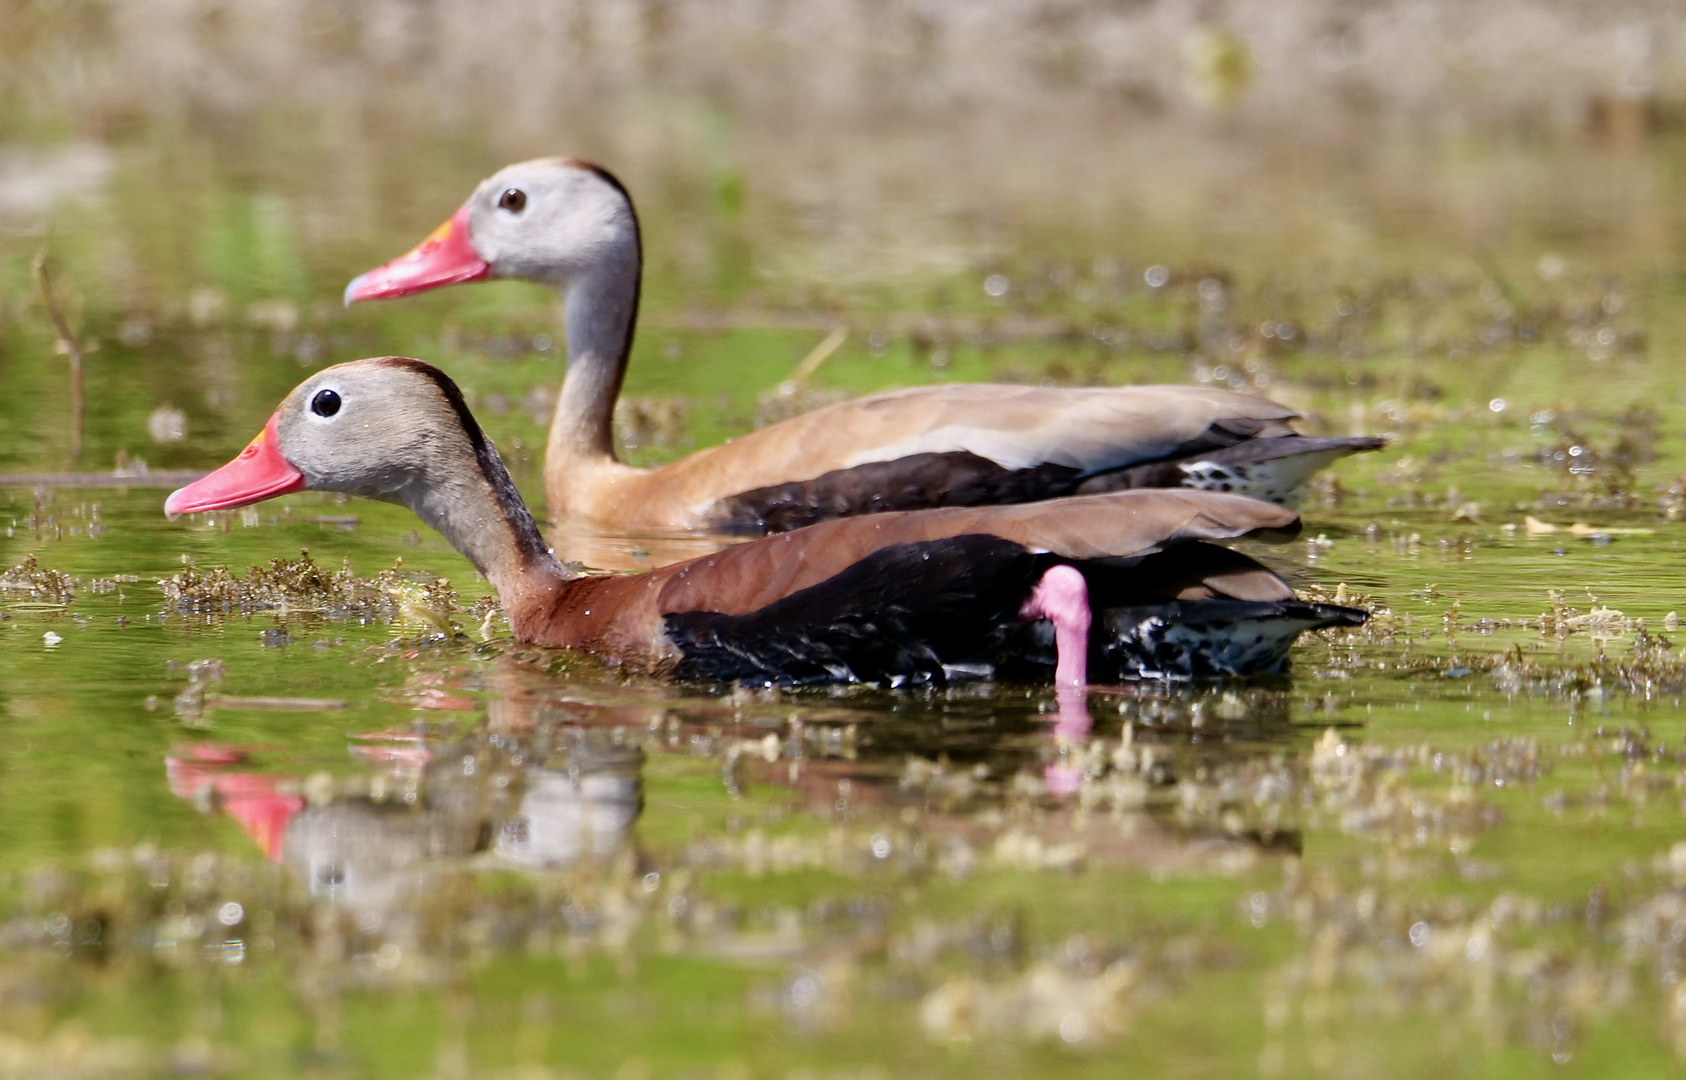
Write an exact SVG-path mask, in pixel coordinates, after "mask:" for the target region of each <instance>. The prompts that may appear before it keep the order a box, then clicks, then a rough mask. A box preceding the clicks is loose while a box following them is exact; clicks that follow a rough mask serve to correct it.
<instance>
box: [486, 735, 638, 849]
mask: <svg viewBox="0 0 1686 1080" xmlns="http://www.w3.org/2000/svg"><path fill="white" fill-rule="evenodd" d="M642 761H643V753H642V752H641V751H639V750H636V749H632V748H628V747H624V746H622V747H609V748H606V749H601V750H581V751H578V752H576V753H574V754H571V755H569V756H568V757H567V758H566V759H564V761H563V762H562V763H559V764H548V763H547V764H545V765H540V766H531V767H528V768H526V769H525V770H523V777H522V780H523V790H522V792H521V803H520V805H519V806H518V807H517V808H516V810H515V812H514V813H513V814H511V815H510V816H509V817H507V818H505V819H504V822H503V827H502V828H500V829H499V830H498V832H497V838H496V840H495V842H494V844H495V850H496V851H497V853H498V855H499V856H500V857H502V858H505V859H508V860H510V861H511V862H515V863H519V864H521V865H523V866H534V867H558V866H568V865H571V864H573V863H576V862H579V861H581V860H584V859H593V858H601V857H603V856H606V855H611V854H613V853H614V852H615V851H617V850H619V849H620V847H621V845H622V844H624V843H625V841H626V835H627V832H628V831H629V830H630V829H631V828H632V823H633V822H634V821H636V820H638V815H639V813H640V812H641V811H642V810H643V809H644V786H643V783H642V777H641V772H640V770H639V766H640V764H641V763H642Z"/></svg>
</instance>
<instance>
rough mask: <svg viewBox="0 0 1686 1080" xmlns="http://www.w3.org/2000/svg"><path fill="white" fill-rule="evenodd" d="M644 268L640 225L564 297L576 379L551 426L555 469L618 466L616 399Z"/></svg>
mask: <svg viewBox="0 0 1686 1080" xmlns="http://www.w3.org/2000/svg"><path fill="white" fill-rule="evenodd" d="M642 267H643V256H642V253H641V252H640V250H639V240H638V231H637V228H636V225H635V226H634V228H633V229H632V230H631V231H630V232H629V233H628V234H626V235H624V236H622V237H619V238H617V239H616V241H615V242H614V243H613V244H612V245H611V246H610V247H608V248H607V249H605V250H604V251H602V252H601V254H600V256H599V257H598V259H597V260H596V262H595V263H594V264H593V266H592V267H591V269H590V270H589V271H587V272H586V273H584V274H582V275H580V276H579V277H577V278H575V279H574V281H573V282H571V283H570V284H569V285H568V286H566V287H565V288H564V290H563V293H562V298H563V317H564V318H565V319H566V320H567V331H568V375H567V378H566V379H564V380H563V382H562V396H561V397H560V398H558V399H557V402H556V413H555V415H554V416H552V418H551V421H550V441H549V445H548V446H547V447H546V451H545V457H546V460H547V462H559V461H563V460H572V461H576V462H593V461H596V462H609V461H613V460H614V459H615V444H614V432H613V429H612V422H613V420H614V416H615V399H616V398H617V397H619V396H620V392H621V381H622V379H624V378H625V376H626V358H627V354H628V353H629V352H630V351H631V349H632V333H633V328H634V325H635V324H636V322H637V320H638V292H639V278H640V274H641V272H642Z"/></svg>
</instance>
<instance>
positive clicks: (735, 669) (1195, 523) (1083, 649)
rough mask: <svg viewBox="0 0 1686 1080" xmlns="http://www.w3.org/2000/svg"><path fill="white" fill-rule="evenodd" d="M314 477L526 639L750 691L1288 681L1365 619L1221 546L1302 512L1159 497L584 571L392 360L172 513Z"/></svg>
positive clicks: (357, 373) (446, 390) (819, 533)
mask: <svg viewBox="0 0 1686 1080" xmlns="http://www.w3.org/2000/svg"><path fill="white" fill-rule="evenodd" d="M305 488H310V489H313V490H318V491H338V492H345V493H347V494H351V495H362V496H366V497H368V498H374V499H382V500H385V501H387V502H395V503H400V504H402V505H404V506H408V507H409V508H410V509H412V510H414V511H415V512H416V514H417V515H419V516H420V517H421V519H422V520H423V521H425V522H427V523H428V524H429V525H431V526H433V527H434V528H435V529H438V530H439V531H440V532H441V533H443V534H444V536H445V538H446V539H447V540H449V541H450V542H451V544H452V546H454V547H455V548H456V549H457V550H458V551H460V552H462V554H463V555H464V556H466V557H467V558H468V560H469V561H470V562H472V563H473V564H474V565H475V567H476V568H477V569H479V570H480V572H481V573H483V574H485V575H486V577H487V579H488V580H489V581H490V582H491V583H492V585H493V587H494V588H496V589H497V592H498V597H499V599H500V600H501V601H502V603H503V609H504V613H505V614H506V615H507V617H508V619H509V623H510V626H511V628H512V629H513V631H514V633H515V637H516V638H517V639H518V640H520V641H523V642H530V643H534V644H540V645H552V646H563V647H568V648H575V649H582V650H586V651H589V652H593V653H596V654H598V655H600V656H602V657H605V658H606V659H608V660H610V661H611V662H615V663H620V664H624V665H626V666H628V667H629V668H632V669H634V670H640V671H646V672H651V673H655V674H665V675H672V676H676V677H679V678H685V679H708V680H721V681H751V682H758V683H811V682H831V681H839V682H855V681H861V682H888V683H890V684H892V685H899V684H900V683H901V682H904V681H908V680H914V681H920V680H933V679H943V678H945V677H947V676H950V675H955V674H958V673H983V672H986V671H993V670H995V669H996V668H997V667H998V666H1001V665H1005V666H1006V667H1007V668H1008V669H1009V670H1012V669H1014V668H1015V667H1028V668H1038V667H1046V666H1047V665H1048V664H1049V663H1052V664H1053V665H1054V667H1055V678H1056V680H1057V681H1058V683H1059V684H1060V685H1061V686H1080V685H1083V684H1084V683H1086V682H1087V681H1088V669H1089V667H1090V665H1091V664H1094V665H1098V666H1099V667H1100V668H1101V669H1102V670H1104V672H1105V674H1106V675H1107V676H1108V677H1109V678H1119V677H1142V676H1147V677H1162V676H1169V677H1176V676H1191V675H1206V674H1225V673H1238V674H1244V673H1248V672H1255V671H1274V670H1278V669H1280V668H1281V666H1282V664H1283V660H1284V657H1285V655H1286V653H1287V650H1288V647H1289V646H1290V645H1291V644H1292V643H1293V641H1294V639H1295V638H1296V637H1297V636H1298V635H1299V634H1300V632H1301V631H1303V630H1307V629H1312V628H1316V627H1322V626H1335V625H1356V624H1357V623H1360V622H1362V621H1363V620H1364V617H1365V616H1364V613H1363V612H1361V611H1357V610H1355V609H1352V608H1345V607H1335V606H1332V605H1325V604H1310V603H1305V602H1303V601H1301V600H1299V599H1298V598H1297V597H1296V596H1295V595H1294V592H1293V590H1292V589H1290V588H1289V587H1288V585H1287V584H1286V583H1285V582H1284V581H1283V580H1282V579H1281V578H1279V577H1277V576H1276V575H1275V574H1273V573H1271V572H1270V571H1269V570H1267V569H1265V567H1263V566H1262V565H1260V564H1259V563H1257V562H1255V561H1254V560H1252V559H1250V558H1248V557H1247V556H1245V555H1242V554H1240V553H1239V552H1235V551H1231V550H1229V549H1227V548H1223V547H1219V546H1216V545H1215V544H1212V543H1209V542H1208V541H1213V540H1228V539H1233V538H1236V537H1241V536H1247V535H1250V534H1256V533H1269V532H1275V533H1279V534H1280V533H1283V532H1291V531H1293V530H1294V529H1296V528H1297V526H1298V524H1299V518H1298V516H1297V515H1296V514H1295V513H1294V512H1293V511H1292V510H1288V509H1285V508H1283V507H1280V506H1276V505H1274V504H1272V503H1266V502H1260V501H1258V500H1256V499H1249V498H1244V497H1242V496H1238V495H1224V494H1218V493H1215V492H1196V491H1171V490H1145V491H1125V492H1114V493H1111V494H1104V495H1085V496H1076V497H1073V498H1066V499H1053V500H1048V501H1044V502H1037V503H1026V504H1022V505H1017V506H996V507H951V508H945V509H935V510H920V511H907V512H899V513H884V514H872V515H867V516H863V517H852V518H842V519H839V520H836V521H829V522H823V523H821V524H818V525H812V526H809V527H808V528H805V529H801V530H798V531H795V532H790V533H785V534H783V535H781V536H774V537H765V538H762V539H759V540H754V541H751V542H749V543H745V544H741V545H738V546H736V547H732V548H728V549H727V550H725V551H721V552H718V553H716V554H713V555H705V556H702V557H700V558H695V559H690V560H688V561H685V562H679V563H674V564H671V565H669V566H664V567H662V568H660V569H657V570H653V571H650V572H648V573H643V574H624V575H623V574H601V575H590V576H585V575H575V574H571V573H569V572H568V571H567V570H565V569H564V568H563V567H562V566H561V565H560V564H559V563H558V562H557V561H556V559H555V557H554V556H553V555H552V554H551V552H550V550H549V548H547V547H546V545H545V541H544V538H543V537H542V536H540V535H539V530H538V527H537V525H535V524H534V522H533V517H532V515H531V514H529V513H528V511H527V507H526V506H525V505H524V504H523V503H522V501H521V496H520V493H519V492H518V491H517V490H516V487H515V484H514V483H513V482H512V481H511V480H510V477H509V473H508V471H507V470H506V469H505V468H504V465H503V462H502V460H501V459H500V458H499V457H498V452H497V449H496V448H495V447H494V446H493V445H492V443H491V442H490V441H489V440H488V439H487V438H486V436H485V435H484V434H483V433H482V432H481V430H480V426H479V424H477V423H476V422H475V420H474V417H473V415H472V414H471V413H470V412H469V410H468V406H467V405H466V404H465V403H464V401H463V397H462V393H461V392H460V391H459V390H458V389H457V386H456V384H455V383H453V382H452V381H451V380H450V378H449V377H447V376H446V375H445V373H444V372H442V371H440V370H439V369H438V368H435V367H433V366H431V365H429V364H425V363H422V362H421V361H419V360H409V359H403V358H399V357H382V358H377V359H371V360H358V361H354V362H352V363H349V364H340V365H337V366H335V367H331V368H327V369H325V370H323V371H321V372H318V373H317V374H315V375H313V376H311V377H310V378H309V379H306V380H305V381H304V382H303V383H301V384H300V385H299V386H298V387H297V388H296V389H295V390H294V391H293V392H292V393H291V394H289V395H288V396H287V398H286V400H285V401H283V402H282V403H281V407H280V408H279V409H278V410H277V411H276V412H275V414H274V415H273V416H271V417H270V419H269V423H268V424H267V425H266V426H265V427H264V429H263V431H262V432H261V433H260V434H259V435H258V437H257V438H256V439H254V440H252V442H251V443H250V445H248V446H247V447H246V449H245V450H243V451H241V453H240V456H239V457H237V458H235V459H234V460H233V461H231V462H229V463H228V464H227V465H224V466H223V467H222V468H220V469H218V470H217V471H216V472H213V473H211V474H210V475H208V476H205V477H203V478H201V479H200V480H197V481H195V482H194V483H192V484H189V485H188V486H187V487H184V488H182V489H180V490H179V491H176V492H175V493H173V494H172V495H171V496H170V497H169V499H168V500H167V501H166V502H165V504H164V508H165V511H166V512H167V513H170V514H182V513H193V512H197V511H202V510H219V509H228V508H232V507H237V506H244V505H246V504H248V503H253V502H259V501H261V500H264V499H270V498H274V497H275V496H277V495H283V494H286V493H288V492H291V491H300V490H303V489H305Z"/></svg>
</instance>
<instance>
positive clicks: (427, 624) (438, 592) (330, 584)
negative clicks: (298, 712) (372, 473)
mask: <svg viewBox="0 0 1686 1080" xmlns="http://www.w3.org/2000/svg"><path fill="white" fill-rule="evenodd" d="M158 584H159V586H160V587H161V588H162V589H163V591H164V599H165V603H166V606H167V607H169V608H171V609H174V610H176V611H180V612H184V613H188V612H191V613H194V614H212V615H215V614H232V613H240V614H252V613H255V612H273V613H275V614H277V615H280V616H283V617H285V616H288V615H301V614H317V615H326V616H329V617H332V618H340V619H344V618H355V619H362V620H373V621H380V622H409V623H412V624H416V625H419V626H420V627H422V628H423V629H424V630H425V631H426V632H427V633H428V634H430V635H433V636H437V637H451V636H454V635H455V634H456V633H457V632H458V631H457V628H456V624H455V623H454V622H453V621H452V618H453V616H455V615H457V614H460V613H463V612H465V611H470V610H473V611H479V608H480V607H481V606H483V605H477V606H476V607H475V608H471V609H464V608H461V607H459V605H458V602H457V594H456V590H455V589H454V588H452V586H451V583H450V582H449V581H448V580H446V579H445V578H438V577H429V576H427V575H421V576H420V580H418V579H417V576H416V575H411V574H406V573H405V572H404V570H403V559H402V558H400V559H398V560H397V561H395V562H394V564H393V567H392V569H390V570H383V571H381V572H380V573H379V574H377V575H376V576H374V577H372V578H360V577H358V576H357V575H356V574H354V573H353V572H352V569H351V560H350V558H349V557H348V558H347V559H346V560H345V561H344V563H342V565H341V566H340V569H339V570H337V571H328V570H325V569H323V568H322V567H320V566H318V565H317V564H316V562H315V561H314V560H313V559H312V558H311V557H310V552H309V551H308V550H306V551H301V552H300V553H299V557H298V558H297V559H274V560H271V562H270V563H269V565H268V566H253V567H251V568H249V569H248V570H247V572H246V576H245V577H244V578H240V577H236V576H234V575H233V574H232V573H230V572H229V571H228V569H227V568H226V567H214V568H212V569H210V570H207V571H200V570H199V569H198V568H197V567H195V566H191V565H190V566H188V567H186V568H185V569H183V570H182V571H181V572H180V573H179V574H176V575H174V576H173V577H169V578H165V579H163V580H161V581H160V582H159V583H158ZM487 617H489V616H487V615H486V614H484V613H482V614H481V618H482V625H484V619H485V618H487Z"/></svg>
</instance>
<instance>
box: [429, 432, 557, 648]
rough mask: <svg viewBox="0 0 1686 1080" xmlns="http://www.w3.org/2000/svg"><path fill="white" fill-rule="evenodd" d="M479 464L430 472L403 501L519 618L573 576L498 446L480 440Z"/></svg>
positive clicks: (478, 446) (507, 608) (505, 606)
mask: <svg viewBox="0 0 1686 1080" xmlns="http://www.w3.org/2000/svg"><path fill="white" fill-rule="evenodd" d="M475 441H476V446H475V451H476V453H475V457H476V461H475V466H476V467H473V468H466V469H464V468H459V469H453V470H430V472H448V473H449V475H446V476H429V477H428V478H427V479H426V480H425V481H424V482H421V483H416V484H412V485H410V486H409V487H408V488H407V489H405V491H404V492H403V493H402V495H403V498H402V499H401V501H402V502H404V503H405V504H406V505H408V506H409V507H410V509H412V510H414V511H415V512H416V516H417V517H419V518H421V519H422V520H423V521H425V522H427V523H428V524H429V525H431V526H433V527H434V528H435V529H437V530H439V532H440V534H441V535H443V536H444V537H445V539H446V540H449V541H450V542H451V546H452V547H454V548H456V549H457V550H458V551H460V552H462V554H463V556H464V557H466V558H467V559H468V561H469V562H471V563H473V564H474V568H475V569H476V570H479V571H480V572H481V573H482V574H485V575H486V579H487V580H488V581H490V582H491V583H492V586H493V588H495V589H497V591H498V598H499V599H500V600H501V601H502V602H503V606H504V610H505V611H506V612H507V613H508V614H509V615H510V617H511V618H514V617H515V616H516V614H517V610H518V609H519V608H521V607H522V606H523V603H524V600H525V599H526V598H528V597H531V596H532V595H534V594H535V593H541V592H543V591H544V590H545V588H546V587H547V586H550V585H554V584H557V583H560V582H563V581H566V580H568V579H569V577H570V576H571V575H570V574H569V573H568V572H567V571H565V570H564V569H562V566H561V565H560V564H559V563H558V562H557V561H556V557H555V556H554V555H552V554H551V553H550V547H549V545H547V544H546V543H545V541H544V537H543V536H542V535H541V534H540V533H539V528H538V525H537V524H536V523H535V522H534V521H533V515H532V514H531V513H530V512H529V511H528V510H527V505H526V503H524V502H523V501H522V499H521V494H520V492H519V491H518V490H517V489H516V487H515V482H514V481H513V480H511V479H510V476H509V470H508V469H506V468H504V464H503V459H502V458H500V457H499V456H498V451H497V448H496V447H494V446H493V445H492V444H491V443H490V442H487V441H486V440H485V439H484V438H483V437H482V438H481V439H478V440H475Z"/></svg>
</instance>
